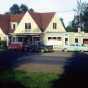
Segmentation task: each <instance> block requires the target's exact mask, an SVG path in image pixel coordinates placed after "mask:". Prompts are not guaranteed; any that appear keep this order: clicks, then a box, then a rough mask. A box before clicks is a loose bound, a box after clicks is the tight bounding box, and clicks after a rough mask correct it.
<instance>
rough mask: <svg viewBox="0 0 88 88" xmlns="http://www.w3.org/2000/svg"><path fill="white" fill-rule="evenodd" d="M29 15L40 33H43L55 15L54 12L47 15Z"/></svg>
mask: <svg viewBox="0 0 88 88" xmlns="http://www.w3.org/2000/svg"><path fill="white" fill-rule="evenodd" d="M30 15H31V16H32V17H33V19H34V20H35V22H36V23H37V25H38V26H39V28H40V29H41V31H44V30H45V29H46V28H47V26H48V25H49V23H50V21H51V20H52V18H53V17H54V15H55V12H49V13H30Z"/></svg>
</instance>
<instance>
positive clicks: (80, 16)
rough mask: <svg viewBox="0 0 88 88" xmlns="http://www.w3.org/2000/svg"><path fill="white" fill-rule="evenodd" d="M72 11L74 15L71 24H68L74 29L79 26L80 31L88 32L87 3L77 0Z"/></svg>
mask: <svg viewBox="0 0 88 88" xmlns="http://www.w3.org/2000/svg"><path fill="white" fill-rule="evenodd" d="M74 11H75V12H76V15H75V16H74V19H73V20H72V25H68V26H69V27H70V28H71V27H72V28H73V29H76V30H77V29H78V27H81V31H84V32H88V3H86V2H79V1H77V7H76V9H74ZM73 29H71V30H73Z"/></svg>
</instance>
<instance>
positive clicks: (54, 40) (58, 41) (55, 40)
mask: <svg viewBox="0 0 88 88" xmlns="http://www.w3.org/2000/svg"><path fill="white" fill-rule="evenodd" d="M48 45H52V46H53V49H54V50H59V49H60V48H61V46H62V38H61V37H48Z"/></svg>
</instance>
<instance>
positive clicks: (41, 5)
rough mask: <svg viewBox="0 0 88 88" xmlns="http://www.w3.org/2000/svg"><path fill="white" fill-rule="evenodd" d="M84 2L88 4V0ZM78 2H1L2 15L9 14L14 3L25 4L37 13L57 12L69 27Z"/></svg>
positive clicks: (27, 0) (67, 0) (49, 0)
mask: <svg viewBox="0 0 88 88" xmlns="http://www.w3.org/2000/svg"><path fill="white" fill-rule="evenodd" d="M83 1H87V2H88V0H82V2H83ZM76 2H77V0H1V2H0V13H5V12H7V11H8V10H9V8H10V7H11V6H12V5H13V4H14V3H16V4H18V5H21V4H22V3H23V4H25V5H27V6H28V7H29V8H33V9H34V10H35V11H36V12H50V11H51V12H53V11H54V12H57V13H58V15H59V17H62V18H63V19H64V22H65V25H67V24H68V23H69V21H71V20H72V19H73V17H74V11H73V9H74V8H75V7H76V5H77V4H76Z"/></svg>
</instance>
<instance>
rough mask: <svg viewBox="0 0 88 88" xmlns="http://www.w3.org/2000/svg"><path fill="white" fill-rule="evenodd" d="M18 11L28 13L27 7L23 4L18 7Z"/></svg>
mask: <svg viewBox="0 0 88 88" xmlns="http://www.w3.org/2000/svg"><path fill="white" fill-rule="evenodd" d="M20 11H21V12H26V11H28V7H27V6H26V5H24V4H22V5H21V6H20Z"/></svg>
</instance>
